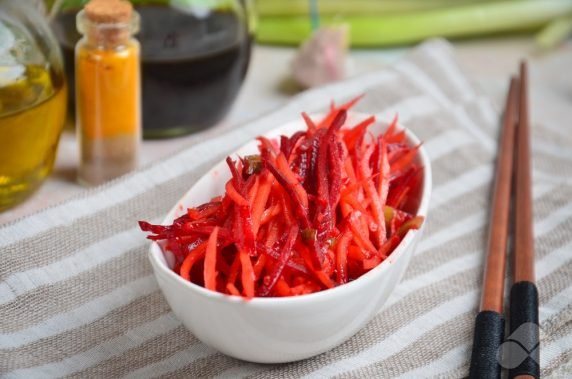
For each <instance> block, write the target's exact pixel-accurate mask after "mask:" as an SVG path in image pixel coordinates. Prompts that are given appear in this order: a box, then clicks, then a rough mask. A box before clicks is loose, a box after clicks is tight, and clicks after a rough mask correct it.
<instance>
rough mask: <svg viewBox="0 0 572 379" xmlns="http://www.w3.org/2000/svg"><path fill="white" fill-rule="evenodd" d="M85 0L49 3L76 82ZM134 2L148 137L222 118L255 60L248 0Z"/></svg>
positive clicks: (197, 127)
mask: <svg viewBox="0 0 572 379" xmlns="http://www.w3.org/2000/svg"><path fill="white" fill-rule="evenodd" d="M46 1H47V2H50V3H51V2H52V1H49V0H46ZM85 2H86V1H83V0H56V1H55V2H54V6H52V8H51V10H50V14H51V15H52V16H51V20H52V21H51V24H52V28H53V30H54V31H55V33H56V36H57V38H58V40H59V42H60V45H61V47H62V49H63V52H64V58H65V62H66V72H67V74H68V78H69V80H70V82H71V81H72V80H73V73H74V67H73V64H74V53H73V48H74V46H75V44H76V42H77V41H78V40H79V38H80V36H79V34H78V33H77V31H76V29H75V17H76V14H77V12H78V11H79V10H80V9H81V7H82V6H83V4H84V3H85ZM131 2H132V3H133V5H134V6H135V10H136V11H137V12H138V13H139V15H140V17H141V26H140V33H139V34H138V35H137V36H136V37H137V39H138V40H139V41H140V43H141V47H142V51H141V61H142V96H143V102H142V112H143V135H144V137H145V138H165V137H174V136H179V135H184V134H188V133H192V132H194V131H198V130H202V129H205V128H208V127H209V126H212V125H214V124H216V123H217V122H219V121H220V120H221V119H222V118H223V117H224V116H225V115H226V113H227V112H228V111H229V110H230V107H231V105H232V103H233V102H234V100H235V98H236V96H237V94H238V91H239V89H240V87H241V85H242V82H243V80H244V77H245V75H246V71H247V68H248V63H249V61H250V52H251V44H252V42H253V30H252V27H253V23H252V7H251V6H249V0H210V1H203V0H131ZM47 5H51V4H48V3H47Z"/></svg>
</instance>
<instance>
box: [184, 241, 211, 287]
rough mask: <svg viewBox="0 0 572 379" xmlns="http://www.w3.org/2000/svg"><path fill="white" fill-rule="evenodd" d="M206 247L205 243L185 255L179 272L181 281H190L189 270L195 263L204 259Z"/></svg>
mask: <svg viewBox="0 0 572 379" xmlns="http://www.w3.org/2000/svg"><path fill="white" fill-rule="evenodd" d="M206 247H207V242H206V241H205V242H203V243H201V244H200V245H199V246H197V247H196V248H195V249H194V250H193V251H191V252H190V253H189V255H187V257H186V258H185V260H184V261H183V264H182V265H181V271H180V273H179V274H180V275H181V277H182V278H183V279H185V280H189V281H190V280H191V269H192V268H193V265H194V264H195V263H196V262H197V261H199V260H201V259H203V258H204V256H205V249H206Z"/></svg>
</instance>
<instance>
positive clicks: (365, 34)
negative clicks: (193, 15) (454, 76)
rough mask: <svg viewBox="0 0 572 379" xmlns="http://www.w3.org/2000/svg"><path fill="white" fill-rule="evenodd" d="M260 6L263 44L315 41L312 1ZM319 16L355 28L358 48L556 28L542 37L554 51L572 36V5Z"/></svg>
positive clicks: (335, 1)
mask: <svg viewBox="0 0 572 379" xmlns="http://www.w3.org/2000/svg"><path fill="white" fill-rule="evenodd" d="M302 3H304V4H305V7H302V6H301V5H302ZM280 4H282V5H280ZM297 4H298V5H300V6H299V7H298V5H297ZM256 6H257V10H258V12H259V13H258V14H259V16H260V18H259V20H258V26H257V31H256V38H257V41H258V42H260V43H268V44H279V45H298V44H300V43H301V42H302V41H304V40H305V39H307V38H308V37H309V36H310V34H311V23H310V19H309V17H308V16H307V14H308V8H309V7H308V2H307V1H303V2H302V1H298V0H293V1H278V0H266V1H265V0H258V1H257V2H256ZM361 6H363V7H362V8H360V7H361ZM281 10H283V12H282V13H281ZM319 11H320V25H326V26H328V25H340V24H347V25H348V26H349V28H350V44H351V46H353V47H379V46H395V45H407V44H413V43H416V42H419V41H422V40H424V39H426V38H431V37H447V38H462V37H474V36H481V35H487V34H498V33H503V32H520V31H530V30H538V29H540V28H542V27H544V26H546V25H551V26H550V27H547V28H546V29H545V31H544V36H543V35H542V34H541V35H540V37H539V38H540V41H541V42H542V43H544V45H546V46H549V45H550V44H554V43H555V41H557V40H562V39H563V38H565V37H566V35H567V33H569V32H570V17H572V0H501V1H478V2H477V1H469V0H457V1H452V0H403V1H397V0H385V1H381V0H379V1H373V0H367V1H366V0H356V1H347V0H346V1H342V0H330V1H327V0H322V1H321V2H319ZM556 21H558V22H556Z"/></svg>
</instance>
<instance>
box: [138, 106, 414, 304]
mask: <svg viewBox="0 0 572 379" xmlns="http://www.w3.org/2000/svg"><path fill="white" fill-rule="evenodd" d="M359 99H360V97H358V98H355V99H352V100H351V101H349V102H348V103H346V104H343V105H342V106H339V107H336V106H335V104H333V103H332V105H331V107H330V112H329V113H328V114H327V115H326V116H325V117H324V118H323V119H321V120H312V119H311V118H310V117H309V116H308V115H307V114H306V113H302V118H303V119H304V122H305V123H306V126H307V128H306V130H305V131H299V132H296V133H294V134H293V135H292V136H281V137H280V138H279V139H277V140H269V139H268V138H265V137H259V138H258V142H259V154H256V155H250V156H245V157H240V158H239V159H238V160H236V161H235V160H233V159H231V158H230V157H228V158H227V160H226V163H227V165H228V168H229V170H230V173H231V178H230V179H229V180H228V182H227V183H226V185H225V193H224V194H223V195H222V196H218V197H215V198H213V199H212V200H211V201H210V202H208V203H205V204H201V205H198V206H196V207H194V208H189V209H188V210H187V212H186V213H185V214H184V215H182V216H180V217H179V218H177V219H176V220H175V221H174V222H173V223H172V224H171V225H152V224H150V223H148V222H145V221H140V222H139V226H140V227H141V230H143V231H144V232H148V233H149V235H148V237H147V238H149V239H151V240H153V241H162V242H161V243H162V247H163V249H164V250H168V251H170V252H171V253H173V255H174V257H175V267H174V271H175V272H176V273H177V274H179V275H181V277H182V278H183V279H185V280H188V281H190V282H193V283H195V284H197V285H199V286H202V287H204V288H206V289H209V290H212V291H218V292H221V293H224V294H227V295H234V296H243V297H245V298H248V299H249V298H253V297H282V296H297V295H303V294H309V293H313V292H317V291H321V290H325V289H328V288H332V287H335V286H339V285H342V284H344V283H348V282H350V281H353V280H356V279H357V278H359V277H360V276H361V275H363V274H365V273H366V272H368V271H369V270H371V269H373V268H375V267H376V266H377V265H379V264H380V263H381V262H383V261H384V260H385V259H386V258H387V257H388V256H389V255H390V254H391V253H392V251H393V250H394V249H395V247H397V245H399V243H400V242H401V240H402V239H403V238H404V237H405V235H406V234H407V232H408V231H409V230H412V229H418V228H420V227H421V225H422V223H423V217H421V216H416V215H415V213H414V212H415V211H416V209H417V207H418V200H419V196H420V185H421V183H422V180H423V169H422V167H420V166H419V165H418V164H417V163H416V162H417V160H416V155H417V151H418V149H419V145H417V146H409V145H408V144H407V141H406V136H405V131H403V130H400V129H399V127H398V126H397V118H395V119H394V120H393V122H392V123H391V124H390V126H389V127H388V128H387V130H386V131H385V133H383V134H381V135H379V136H373V135H371V133H369V132H368V127H369V126H371V125H372V124H374V123H375V117H374V116H371V117H368V118H366V119H365V120H363V121H361V122H359V123H358V124H357V125H349V123H348V122H347V111H348V110H349V109H350V108H351V107H352V106H353V105H354V104H355V103H356V102H357V101H358V100H359Z"/></svg>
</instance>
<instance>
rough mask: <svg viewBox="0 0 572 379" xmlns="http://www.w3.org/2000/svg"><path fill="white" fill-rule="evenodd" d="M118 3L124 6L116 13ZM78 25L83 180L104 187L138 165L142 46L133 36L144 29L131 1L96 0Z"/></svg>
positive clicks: (80, 176)
mask: <svg viewBox="0 0 572 379" xmlns="http://www.w3.org/2000/svg"><path fill="white" fill-rule="evenodd" d="M102 4H108V6H109V7H111V9H109V8H108V9H106V8H104V7H102V6H101V5H102ZM109 4H112V5H109ZM90 5H95V6H94V7H93V8H89V6H90ZM114 6H115V7H117V6H119V7H123V8H122V9H120V10H119V11H118V13H116V14H113V13H112V12H113V7H114ZM93 9H95V10H93ZM90 10H91V13H90ZM115 11H116V12H117V9H115ZM101 17H103V18H104V21H101ZM110 17H116V18H117V19H114V20H113V21H110ZM77 29H78V31H79V32H80V33H81V34H82V35H83V38H82V39H81V40H79V41H78V43H77V45H76V48H75V83H76V89H75V93H76V124H77V132H78V133H77V134H78V139H79V147H80V149H79V150H80V165H79V170H78V179H79V181H80V182H81V183H82V184H86V185H99V184H102V183H104V182H106V181H108V180H111V179H113V178H116V177H118V176H120V175H123V174H125V173H127V172H129V171H132V170H134V169H135V168H136V167H137V161H138V156H139V146H140V141H141V83H140V82H141V78H140V77H141V74H140V59H139V56H140V47H139V42H138V41H137V40H136V39H135V38H133V34H134V33H136V32H137V31H138V29H139V15H138V14H137V12H135V11H132V8H131V4H129V3H128V2H126V1H124V2H110V1H107V2H106V1H103V0H100V1H93V3H92V4H88V5H87V6H86V8H85V10H83V11H81V12H79V13H78V15H77Z"/></svg>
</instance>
